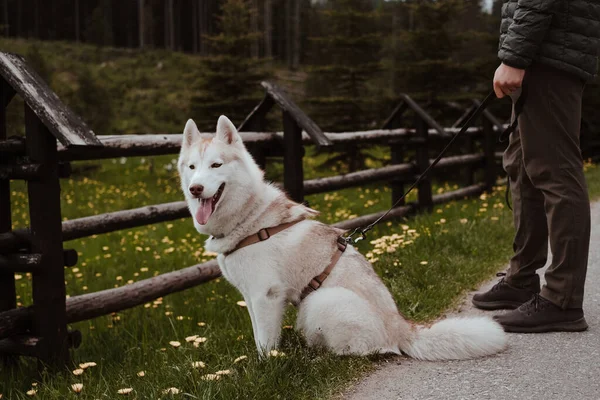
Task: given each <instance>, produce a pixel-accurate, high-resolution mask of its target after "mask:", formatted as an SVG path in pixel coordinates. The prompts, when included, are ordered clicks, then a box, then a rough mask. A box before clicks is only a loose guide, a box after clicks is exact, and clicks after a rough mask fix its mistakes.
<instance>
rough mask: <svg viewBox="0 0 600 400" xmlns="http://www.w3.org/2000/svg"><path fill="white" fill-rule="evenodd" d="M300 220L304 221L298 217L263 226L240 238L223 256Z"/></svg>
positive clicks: (260, 240)
mask: <svg viewBox="0 0 600 400" xmlns="http://www.w3.org/2000/svg"><path fill="white" fill-rule="evenodd" d="M302 221H304V219H300V220H297V221H292V222H286V223H284V224H280V225H277V226H272V227H270V228H263V229H261V230H260V231H258V232H256V233H255V234H253V235H250V236H248V237H247V238H245V239H242V240H241V241H240V242H239V243H238V244H237V245H236V246H235V247H234V248H233V249H232V250H229V251H227V252H225V253H224V254H225V256H228V255H230V254H231V253H233V252H234V251H236V250H239V249H241V248H242V247H246V246H250V245H252V244H255V243H258V242H263V241H265V240H267V239H269V238H270V237H271V236H273V235H276V234H278V233H279V232H281V231H284V230H286V229H287V228H290V227H292V226H294V225H296V224H297V223H298V222H302Z"/></svg>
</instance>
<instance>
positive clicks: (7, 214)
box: [0, 80, 17, 365]
mask: <svg viewBox="0 0 600 400" xmlns="http://www.w3.org/2000/svg"><path fill="white" fill-rule="evenodd" d="M11 91H12V88H11V87H10V86H8V85H7V84H6V82H4V80H2V82H1V83H0V142H3V143H6V142H5V139H6V105H7V104H8V102H9V101H10V98H12V95H13V94H14V91H13V92H12V93H11ZM8 159H9V157H6V156H5V155H4V154H3V155H2V159H1V160H0V162H6V161H7V160H8ZM10 204H11V203H10V180H8V179H0V234H3V233H5V232H10V230H11V229H12V218H11V206H10ZM16 306H17V293H16V287H15V275H14V273H13V272H10V271H2V270H0V312H2V311H6V310H11V309H13V308H15V307H16ZM1 360H2V361H3V362H4V363H6V364H7V365H9V364H13V363H14V362H15V360H14V358H11V357H2V358H1Z"/></svg>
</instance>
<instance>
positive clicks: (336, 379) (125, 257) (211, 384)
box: [0, 156, 600, 400]
mask: <svg viewBox="0 0 600 400" xmlns="http://www.w3.org/2000/svg"><path fill="white" fill-rule="evenodd" d="M319 158H320V156H319V157H306V158H305V169H306V170H307V175H309V177H310V176H314V175H321V174H322V173H317V172H315V171H316V169H315V165H316V164H318V163H319ZM82 166H85V167H87V168H89V167H90V166H93V167H94V168H95V169H93V170H91V171H90V170H88V172H86V173H85V174H84V175H81V176H80V175H77V174H76V175H74V176H73V177H72V178H71V179H68V180H64V181H63V182H62V193H63V196H62V207H63V217H64V218H65V219H69V218H76V217H81V216H85V215H90V214H98V213H104V212H109V211H114V210H119V209H127V208H133V207H140V206H143V205H150V204H156V203H161V202H167V201H176V200H179V199H181V198H182V196H181V194H180V189H179V181H178V178H177V172H176V170H175V158H174V157H172V156H163V157H155V158H152V159H150V158H128V159H125V158H122V159H114V160H106V161H102V162H97V163H94V164H91V163H80V164H75V167H76V168H78V167H82ZM586 169H587V174H588V179H589V181H590V188H591V190H592V191H593V194H594V195H595V196H597V195H599V194H600V168H598V167H596V166H593V165H591V164H590V165H587V166H586ZM279 170H280V168H279V167H278V166H277V165H274V166H273V168H270V170H269V171H270V172H269V175H278V171H279ZM452 188H453V187H451V185H449V184H444V185H440V186H439V187H436V192H438V193H442V192H444V191H447V190H451V189H452ZM25 193H26V192H25V186H24V185H23V184H21V183H20V182H15V183H14V184H13V186H12V193H11V194H12V196H11V197H12V205H13V218H14V225H15V227H21V226H25V225H26V223H27V222H26V221H27V219H28V212H27V199H26V195H25ZM308 200H309V202H310V204H311V206H312V207H315V208H316V209H318V210H319V211H321V216H320V217H319V218H320V219H321V220H322V221H325V222H334V221H339V220H343V219H347V218H350V217H352V216H357V215H361V214H364V213H370V212H375V211H380V210H383V209H385V208H386V207H388V206H389V202H390V193H389V189H388V188H387V187H385V186H379V185H371V186H365V187H361V188H355V189H347V190H342V191H338V192H332V193H327V194H320V195H313V196H310V197H309V198H308ZM511 235H512V224H511V214H510V212H509V211H508V210H507V208H506V206H505V204H504V188H503V187H498V188H497V190H495V191H494V192H493V193H491V194H484V195H482V196H481V197H480V198H475V199H465V200H463V201H457V202H453V203H450V204H446V205H443V206H439V207H436V208H435V209H434V211H433V213H431V214H424V215H418V216H415V217H412V218H409V219H403V220H396V221H394V222H387V223H383V224H382V225H380V226H379V227H378V228H376V229H375V230H373V231H372V233H371V234H370V235H369V238H368V239H369V240H368V241H363V242H361V243H360V245H359V248H360V250H361V251H362V252H363V253H364V254H366V255H367V257H368V258H369V259H370V260H371V261H372V262H373V263H374V265H375V268H376V270H377V272H378V273H379V275H380V276H381V277H382V278H383V280H384V281H385V283H386V284H387V286H388V287H389V288H390V290H391V291H392V293H393V295H394V297H395V299H396V300H397V303H398V306H399V309H400V310H401V312H402V313H404V314H405V315H406V316H407V317H408V318H411V319H413V320H416V321H422V322H423V321H430V320H432V319H434V318H436V317H438V316H440V315H441V314H442V313H443V312H444V311H445V310H447V309H448V308H451V307H452V306H453V305H455V303H456V301H457V300H458V299H459V298H460V295H461V294H463V293H464V292H465V291H466V290H469V289H472V288H474V287H476V285H477V284H478V283H479V282H481V281H482V280H485V279H487V278H489V277H490V276H491V275H492V274H493V273H494V272H496V271H498V270H499V269H501V268H502V267H503V266H504V265H505V264H506V262H507V260H508V258H509V256H510V251H511ZM203 240H204V238H203V237H202V236H200V235H199V234H197V233H196V232H195V230H194V228H193V225H192V223H191V221H190V220H189V219H182V220H177V221H173V222H168V223H161V224H155V225H151V226H145V227H141V228H136V229H130V230H126V231H120V232H115V233H110V234H105V235H100V236H94V237H90V238H85V239H80V240H76V241H71V242H67V243H65V247H66V248H75V249H77V250H78V252H79V256H80V257H79V263H78V265H77V266H76V267H72V268H67V269H65V279H66V282H67V293H68V295H69V296H74V295H78V294H82V293H87V292H92V291H97V290H102V289H107V288H111V287H117V286H122V285H127V284H130V283H132V282H135V281H138V280H141V279H144V278H148V277H150V276H154V275H157V274H159V273H163V272H167V271H172V270H176V269H178V268H182V267H186V266H189V265H192V264H195V263H198V262H202V261H206V260H208V259H210V258H212V257H213V254H210V253H208V252H206V251H204V249H203ZM16 279H17V287H18V293H19V304H20V305H23V306H27V305H29V304H30V303H31V298H30V293H31V281H30V276H29V275H28V274H16ZM241 300H242V297H241V295H239V294H238V293H237V291H236V290H235V289H234V288H233V287H232V286H230V285H229V284H228V283H227V282H226V281H225V280H224V279H217V280H215V281H213V282H210V283H207V284H204V285H201V286H198V287H196V288H193V289H190V290H187V291H184V292H181V293H177V294H173V295H170V296H167V297H165V298H161V299H157V300H156V301H153V302H150V303H147V304H145V305H142V306H139V307H136V308H133V309H130V310H126V311H123V312H120V313H115V314H113V315H109V316H106V317H101V318H96V319H93V320H90V321H86V322H80V323H76V324H73V325H72V328H73V329H78V330H80V331H81V332H82V334H83V338H84V340H83V344H82V346H81V347H80V348H79V349H77V350H75V351H73V352H72V356H73V365H72V368H71V371H70V372H65V373H63V374H58V375H53V376H50V375H45V374H44V375H42V376H39V375H38V374H37V373H36V363H35V361H34V360H32V359H27V358H22V359H21V360H20V362H19V364H18V366H17V367H14V368H2V370H1V372H0V393H1V394H2V395H3V397H2V398H5V399H11V400H12V399H26V398H31V397H34V398H41V399H49V400H53V399H69V398H73V399H74V398H82V399H115V398H121V397H122V396H123V398H125V396H126V398H133V399H150V398H152V399H157V398H159V399H167V398H190V399H234V398H240V399H277V398H281V399H314V398H326V397H328V396H330V395H332V394H335V393H337V392H339V391H340V390H341V389H342V388H344V387H346V386H347V385H348V384H349V383H350V382H352V381H353V380H356V379H358V378H359V377H360V376H361V375H362V374H363V373H365V372H367V371H369V370H371V369H372V368H373V367H374V365H375V362H376V361H377V360H379V359H380V358H379V357H371V358H357V357H337V356H334V355H331V354H328V353H325V352H322V351H313V350H309V349H307V348H306V347H305V346H304V345H303V342H302V338H301V337H300V336H299V335H298V334H296V333H295V332H294V331H293V330H292V329H291V325H293V323H294V310H293V309H292V308H290V310H289V313H288V315H287V317H286V319H285V321H284V326H283V327H282V328H283V333H284V334H283V342H282V346H281V351H280V352H279V353H278V354H276V355H274V356H272V357H270V358H269V359H267V360H265V361H259V360H258V359H257V357H256V352H255V348H254V341H253V338H252V327H251V324H250V318H249V316H248V314H247V310H246V309H245V307H244V304H243V303H240V301H241ZM89 363H93V364H89ZM81 364H83V365H82V366H83V367H84V368H81V366H80V365H81ZM76 384H82V386H72V385H76ZM170 388H175V389H176V390H174V389H170ZM79 389H81V392H80V393H79V394H77V393H76V392H75V391H76V390H79ZM122 389H125V390H122ZM129 389H131V391H129ZM119 391H121V393H124V392H129V393H127V394H119ZM175 392H177V394H175Z"/></svg>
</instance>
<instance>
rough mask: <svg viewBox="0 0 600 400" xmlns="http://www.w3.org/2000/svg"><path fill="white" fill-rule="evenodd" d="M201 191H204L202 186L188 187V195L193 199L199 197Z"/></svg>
mask: <svg viewBox="0 0 600 400" xmlns="http://www.w3.org/2000/svg"><path fill="white" fill-rule="evenodd" d="M203 190H204V186H202V185H194V186H191V187H190V193H191V194H192V196H194V197H200V195H201V194H202V191H203Z"/></svg>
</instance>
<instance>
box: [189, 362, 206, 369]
mask: <svg viewBox="0 0 600 400" xmlns="http://www.w3.org/2000/svg"><path fill="white" fill-rule="evenodd" d="M192 367H194V368H206V364H205V363H204V362H202V361H194V362H192Z"/></svg>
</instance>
